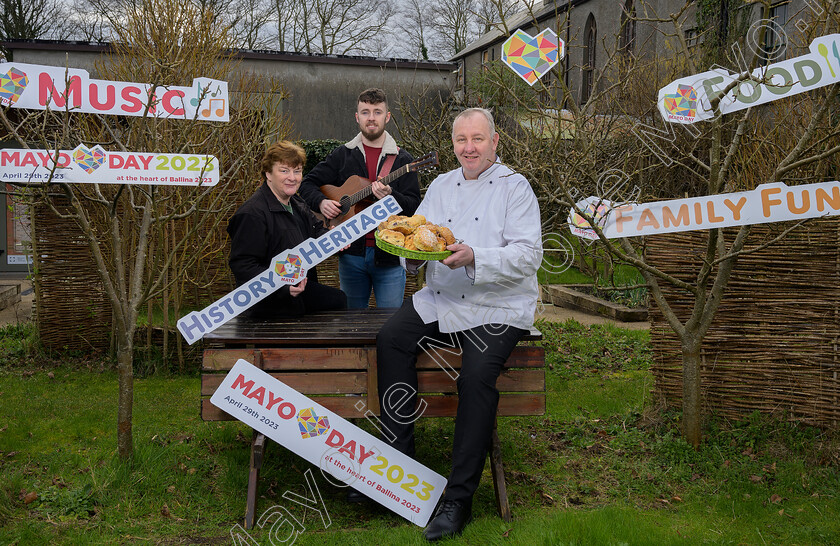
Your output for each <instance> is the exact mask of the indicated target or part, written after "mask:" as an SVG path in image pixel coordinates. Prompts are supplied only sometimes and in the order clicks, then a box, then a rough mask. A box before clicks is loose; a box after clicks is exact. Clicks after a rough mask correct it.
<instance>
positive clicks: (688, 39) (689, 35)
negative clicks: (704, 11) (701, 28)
mask: <svg viewBox="0 0 840 546" xmlns="http://www.w3.org/2000/svg"><path fill="white" fill-rule="evenodd" d="M683 36H684V37H685V44H686V45H687V46H688V49H693V48H695V47H696V46H697V27H693V28H687V29H685V30H684V31H683Z"/></svg>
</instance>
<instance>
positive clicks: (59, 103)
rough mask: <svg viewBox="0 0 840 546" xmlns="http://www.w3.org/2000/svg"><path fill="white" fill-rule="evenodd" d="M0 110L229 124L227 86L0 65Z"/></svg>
mask: <svg viewBox="0 0 840 546" xmlns="http://www.w3.org/2000/svg"><path fill="white" fill-rule="evenodd" d="M0 104H2V105H3V106H10V107H12V108H27V109H31V110H47V109H49V110H68V111H71V112H85V113H90V114H111V115H121V116H146V117H156V118H167V119H197V120H199V121H228V120H229V113H228V111H229V105H230V101H229V98H228V86H227V82H224V81H220V80H213V79H210V78H195V79H193V84H192V86H191V87H180V86H175V85H166V86H161V85H155V84H151V83H133V82H116V81H109V80H96V79H92V78H91V77H90V76H89V75H88V73H87V71H86V70H81V69H78V68H64V67H59V66H43V65H38V64H26V63H0Z"/></svg>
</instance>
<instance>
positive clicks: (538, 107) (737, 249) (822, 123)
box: [401, 3, 840, 446]
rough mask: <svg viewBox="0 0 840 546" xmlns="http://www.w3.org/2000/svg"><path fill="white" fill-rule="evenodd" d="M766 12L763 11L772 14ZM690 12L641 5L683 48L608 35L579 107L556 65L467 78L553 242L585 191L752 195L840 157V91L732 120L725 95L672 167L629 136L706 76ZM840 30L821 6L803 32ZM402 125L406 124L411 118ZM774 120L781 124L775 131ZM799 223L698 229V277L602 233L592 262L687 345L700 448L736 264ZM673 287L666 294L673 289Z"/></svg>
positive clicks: (497, 69) (689, 405)
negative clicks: (629, 271)
mask: <svg viewBox="0 0 840 546" xmlns="http://www.w3.org/2000/svg"><path fill="white" fill-rule="evenodd" d="M768 6H769V3H765V6H764V9H765V10H766V9H767V8H768ZM688 7H689V5H688V4H686V6H685V7H684V8H683V9H682V10H681V11H679V12H677V13H674V14H670V15H669V16H667V17H657V16H656V15H655V11H654V10H653V8H651V6H649V5H647V4H644V3H642V5H640V6H639V9H638V13H641V14H642V16H639V17H638V18H637V22H639V23H640V24H646V25H654V26H655V27H656V28H657V29H658V32H660V33H661V34H662V35H663V38H664V39H666V40H668V41H669V42H670V43H671V44H672V46H673V49H674V50H675V51H676V52H677V53H676V54H675V55H674V56H673V57H669V58H661V57H659V58H657V57H656V56H655V55H650V56H648V57H645V56H641V57H640V58H638V59H636V60H635V61H634V62H633V63H632V64H630V65H629V66H628V65H627V64H626V63H625V62H624V56H623V55H622V54H621V51H620V50H619V48H618V47H617V45H618V44H619V39H618V38H619V37H618V36H613V37H610V39H609V40H607V39H605V40H604V41H603V44H604V46H605V50H606V57H607V58H606V60H605V62H604V65H602V66H603V68H602V69H601V70H599V71H598V72H597V74H596V77H595V81H594V83H593V86H592V88H593V92H592V96H591V97H590V98H589V100H588V101H587V102H586V103H584V104H578V103H577V101H574V100H568V99H569V98H570V97H572V96H573V93H572V90H571V89H569V88H568V86H567V85H566V81H565V79H564V78H563V77H561V74H560V73H559V72H558V70H559V69H557V68H555V69H553V70H552V73H551V75H546V76H544V77H543V78H542V79H541V80H539V81H538V82H537V83H536V84H535V85H534V87H533V88H531V87H529V86H527V85H525V84H524V83H523V82H521V81H520V80H519V79H518V78H517V77H515V76H514V75H513V74H512V72H511V71H510V70H509V69H508V68H507V67H504V66H500V65H499V64H495V65H491V66H489V67H487V69H486V70H483V71H482V72H481V73H480V74H476V75H475V76H473V77H472V80H471V81H472V82H473V84H472V85H473V86H474V88H473V89H471V90H470V94H469V95H468V96H469V97H470V98H471V99H473V100H478V99H481V104H482V105H484V106H490V107H493V109H494V113H495V115H496V119H497V128H498V130H499V132H500V133H501V134H502V138H501V140H500V146H501V153H500V155H501V157H502V158H503V159H504V160H505V162H506V163H509V164H510V165H511V166H512V167H513V168H515V169H516V170H517V171H519V172H521V173H523V174H525V175H526V176H527V178H528V179H529V180H530V181H531V182H532V184H533V185H534V187H535V191H536V192H537V195H538V199H539V200H540V208H541V211H542V214H543V229H544V233H545V232H551V231H558V232H563V231H564V230H565V229H566V228H565V222H566V216H567V214H568V211H569V208H570V207H574V208H575V211H576V212H577V213H578V214H581V215H583V216H586V214H585V212H584V211H582V210H580V209H579V208H578V207H577V206H576V205H575V203H576V202H578V201H579V200H580V199H582V198H583V197H587V196H590V195H595V196H601V197H608V198H609V199H611V200H612V201H613V202H616V201H618V202H621V201H624V200H628V201H629V200H634V201H636V200H637V201H642V202H644V201H651V200H657V199H663V198H674V197H683V196H685V195H690V196H702V195H715V194H719V193H723V192H730V191H736V190H747V189H752V188H754V187H755V186H756V185H758V184H760V183H763V182H778V181H784V182H785V183H787V184H788V185H795V184H797V183H802V182H803V181H811V180H813V179H814V178H815V177H818V176H819V175H820V173H821V172H824V170H825V169H826V164H827V163H829V162H830V161H831V159H832V158H836V154H837V153H838V152H840V126H838V124H837V123H836V120H834V119H832V117H831V116H832V108H833V106H834V105H836V104H837V100H838V95H839V94H840V84H832V85H830V86H828V87H825V88H822V89H819V90H815V91H810V92H808V93H804V94H800V95H796V96H794V97H791V98H787V99H782V100H780V101H778V102H777V103H773V104H771V105H767V106H764V107H761V108H751V109H748V110H744V111H743V112H741V113H736V114H730V115H727V116H724V115H722V114H720V112H719V101H720V99H719V98H718V99H715V100H713V101H712V103H711V108H712V109H713V110H714V111H715V112H717V115H716V116H715V117H714V118H713V119H712V120H710V121H708V122H705V123H698V124H696V126H693V128H692V130H691V132H689V131H683V130H681V129H677V130H676V132H675V133H673V136H669V138H667V139H663V141H662V145H663V146H665V152H666V153H667V157H666V158H663V157H662V156H661V155H660V154H657V153H654V152H653V150H652V148H651V147H649V146H648V145H647V144H646V143H644V142H642V141H641V140H640V139H639V138H637V136H635V135H634V133H633V127H634V126H635V125H636V124H638V123H640V122H644V123H646V124H648V125H651V126H654V125H656V124H659V125H660V126H661V123H662V121H661V116H660V114H659V112H658V109H657V107H656V104H657V90H658V89H659V88H661V87H663V86H664V85H665V84H667V83H670V82H671V81H673V80H675V79H677V78H680V77H683V76H687V75H691V74H697V73H698V72H700V71H702V70H698V69H697V67H696V66H695V59H696V58H697V56H696V55H695V54H694V53H693V52H692V51H691V50H690V49H689V48H688V46H687V44H686V42H685V37H684V32H683V26H684V24H685V23H686V21H687V13H688V11H687V10H688ZM765 15H766V11H765ZM765 18H766V17H765ZM759 28H760V27H759ZM838 28H840V15H838V14H837V13H836V12H835V11H834V10H823V12H822V13H821V15H820V16H819V17H815V20H814V21H812V22H811V23H809V27H808V29H806V30H809V29H819V31H814V30H810V34H809V32H803V35H804V36H806V37H807V36H814V35H815V34H814V32H818V34H816V35H823V34H828V33H831V32H832V31H834V32H836V31H837V29H838ZM759 36H760V34H759ZM757 43H759V44H761V43H763V39H761V38H760V37H759V39H758V40H757ZM803 45H807V43H806V44H803ZM755 53H759V52H758V51H756V52H755ZM758 58H759V55H757V54H756V55H753V60H752V63H753V64H752V66H753V67H754V66H755V63H756V62H758ZM599 64H600V63H599ZM733 64H736V63H733ZM580 69H581V67H580V66H577V67H575V66H573V67H572V70H580ZM750 78H753V76H751V75H750V71H743V72H742V73H741V76H740V79H739V81H737V82H733V83H732V84H730V85H729V86H728V88H727V89H725V90H723V92H724V93H726V92H728V91H729V90H731V89H734V88H735V86H736V85H738V83H740V81H743V80H744V79H750ZM756 83H766V82H756ZM564 106H565V107H567V108H569V109H570V112H569V113H562V108H563V107H564ZM415 110H416V109H415ZM404 117H405V118H406V119H409V120H410V119H411V118H410V117H409V116H406V115H405V114H404ZM768 119H772V121H773V123H768ZM655 120H656V121H655ZM413 127H416V128H417V129H418V130H419V131H423V130H429V129H433V128H434V127H436V125H435V123H434V120H427V121H426V123H414V124H410V123H407V124H405V127H404V128H401V129H402V134H403V136H404V137H405V138H406V141H407V142H412V139H414V138H423V137H419V135H422V134H423V133H422V132H418V133H417V134H414V133H412V128H413ZM444 129H445V128H441V130H444ZM425 138H428V137H425ZM445 139H446V133H441V134H440V135H439V140H440V141H441V142H445ZM666 141H667V144H666ZM758 158H760V159H758ZM610 173H620V175H619V177H618V178H619V179H620V181H621V183H619V184H617V185H614V186H615V187H614V188H611V189H609V190H608V191H609V192H611V193H612V195H604V180H605V175H607V174H610ZM615 188H617V189H615ZM593 223H594V222H593ZM797 225H798V224H797ZM795 227H796V226H786V227H784V228H780V229H778V230H777V231H776V232H775V233H774V234H773V235H772V236H770V237H768V238H765V239H756V238H755V237H752V238H751V237H750V234H751V229H750V226H743V227H740V228H733V230H732V233H728V234H727V235H726V236H725V235H724V233H723V231H722V230H719V229H712V230H709V231H707V232H703V234H704V237H703V242H702V243H701V244H700V245H699V246H698V247H697V248H696V250H695V251H694V252H693V253H692V255H696V256H698V257H699V259H700V260H701V264H700V266H699V267H698V269H697V270H695V271H686V272H679V273H675V272H673V271H668V270H666V269H665V268H663V267H661V266H658V265H657V264H656V263H653V262H652V261H651V260H650V259H649V258H648V256H647V255H646V252H645V249H646V245H647V241H646V240H645V239H644V238H641V237H640V238H634V239H619V240H615V239H606V238H605V237H603V233H601V232H600V229H598V228H597V227H596V232H598V243H597V244H598V247H597V248H598V249H599V250H598V251H597V252H592V253H590V257H591V258H597V259H599V260H601V264H600V265H599V266H598V267H597V268H596V272H600V273H601V275H602V279H601V282H603V281H607V282H609V279H604V278H603V275H604V272H605V271H609V270H611V267H609V266H610V265H611V264H618V263H623V264H630V265H632V266H633V267H635V268H636V269H637V270H638V271H639V273H640V274H641V276H642V277H643V279H644V285H645V286H647V288H648V290H649V293H650V296H651V298H652V300H653V302H654V303H655V304H656V306H657V307H658V309H659V311H660V312H661V313H662V315H663V317H664V318H665V320H666V321H667V323H668V324H669V326H670V327H671V329H672V330H673V331H674V333H675V334H676V336H677V337H678V339H679V340H680V344H681V349H682V368H683V399H682V404H683V418H682V433H683V436H684V438H685V439H686V440H687V441H688V442H689V443H691V444H692V445H694V446H698V445H699V444H700V442H701V440H702V434H701V432H702V428H701V423H702V406H701V397H700V392H701V389H700V387H701V385H700V348H701V346H702V344H703V340H704V338H705V336H706V334H707V332H708V331H709V328H710V326H711V324H712V323H713V321H714V319H715V316H716V313H717V310H718V308H719V306H720V302H721V300H722V299H723V298H724V297H725V293H726V287H727V285H728V284H729V280H730V278H731V275H732V271H733V268H734V267H735V266H736V264H737V262H738V259H739V257H741V256H744V255H745V254H749V253H754V252H760V251H761V250H762V249H764V248H766V247H767V246H768V245H770V244H773V243H774V242H776V241H779V240H781V239H782V238H784V237H785V236H786V235H787V234H788V233H790V231H791V230H792V229H794V228H795ZM566 233H568V232H566ZM567 237H569V236H568V235H567ZM570 246H571V248H573V249H575V251H576V252H577V251H578V250H579V249H581V248H585V246H584V245H582V244H581V243H579V242H576V241H575V242H572V243H571V245H570ZM665 287H671V289H670V291H667V290H665ZM683 297H688V298H689V299H690V301H691V305H690V311H689V312H688V314H687V315H680V314H678V313H677V312H676V311H675V310H674V309H675V307H674V306H675V304H676V303H677V302H678V301H682V298H683Z"/></svg>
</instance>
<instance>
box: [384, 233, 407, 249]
mask: <svg viewBox="0 0 840 546" xmlns="http://www.w3.org/2000/svg"><path fill="white" fill-rule="evenodd" d="M379 238H380V239H382V240H383V241H385V242H386V243H389V244H392V245H395V246H403V243H405V235H403V234H402V233H400V232H399V231H395V230H393V229H383V230H382V231H380V232H379Z"/></svg>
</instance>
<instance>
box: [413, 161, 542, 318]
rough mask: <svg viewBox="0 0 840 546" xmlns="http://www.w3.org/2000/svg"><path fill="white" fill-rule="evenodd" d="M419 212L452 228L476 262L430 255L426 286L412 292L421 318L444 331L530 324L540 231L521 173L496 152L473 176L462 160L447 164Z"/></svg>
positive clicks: (531, 196)
mask: <svg viewBox="0 0 840 546" xmlns="http://www.w3.org/2000/svg"><path fill="white" fill-rule="evenodd" d="M416 214H422V215H423V216H425V217H426V220H427V221H428V222H432V223H435V224H438V225H441V226H446V227H448V228H449V229H451V230H452V233H453V234H454V235H455V237H456V238H457V239H462V240H463V242H464V244H467V245H469V246H470V247H472V250H473V253H474V254H475V269H474V270H473V268H472V267H469V266H468V267H461V268H458V269H454V270H453V269H449V268H448V267H447V266H445V265H443V264H441V263H440V262H436V261H429V262H427V265H426V286H425V287H424V288H423V289H421V290H420V291H418V292H417V293H415V294H414V296H413V302H414V309H415V310H416V311H417V314H418V315H420V318H422V319H423V322H424V323H425V324H429V323H430V322H434V321H438V322H439V328H440V331H441V332H444V333H446V332H457V331H461V330H466V329H468V328H474V327H476V326H481V325H485V324H488V325H489V324H493V325H501V324H506V325H509V326H514V327H516V328H522V329H524V330H528V329H529V328H530V327H531V326H532V325H533V323H534V312H535V310H536V305H537V298H538V297H539V285H538V283H537V269H538V268H539V266H540V263H541V261H542V233H541V229H540V210H539V205H538V204H537V198H536V196H535V195H534V191H533V190H532V189H531V185H530V184H529V183H528V181H527V180H526V179H525V177H524V176H522V175H520V174H517V173H515V172H514V171H512V170H511V169H509V168H508V167H506V166H504V165H501V164H499V163H498V158H497V163H496V164H494V165H492V166H491V167H490V168H488V169H487V170H485V171H484V172H483V173H481V174H480V175H479V177H478V179H477V180H466V179H465V178H464V175H463V171H462V170H461V169H460V168H459V169H456V170H454V171H450V172H448V173H446V174H443V175H440V176H438V177H437V178H436V179H435V180H434V181H433V182H432V184H431V185H430V186H429V189H428V190H427V191H426V196H425V198H424V199H423V201H422V202H421V203H420V207H419V208H418V209H417V212H416ZM402 262H403V263H405V260H402Z"/></svg>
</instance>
